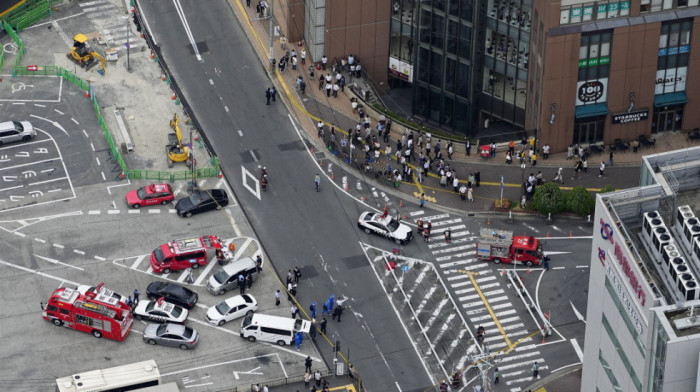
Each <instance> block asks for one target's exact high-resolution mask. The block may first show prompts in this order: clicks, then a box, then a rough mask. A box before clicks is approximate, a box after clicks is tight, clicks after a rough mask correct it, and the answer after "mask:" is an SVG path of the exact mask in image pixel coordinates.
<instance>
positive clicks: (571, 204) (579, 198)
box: [566, 186, 595, 216]
mask: <svg viewBox="0 0 700 392" xmlns="http://www.w3.org/2000/svg"><path fill="white" fill-rule="evenodd" d="M593 208H595V199H594V198H593V195H591V192H589V191H588V190H587V189H586V188H585V187H583V186H577V187H576V188H574V189H572V190H571V192H569V193H567V194H566V209H567V210H568V211H571V212H573V213H575V214H576V215H579V216H586V215H589V214H592V213H593Z"/></svg>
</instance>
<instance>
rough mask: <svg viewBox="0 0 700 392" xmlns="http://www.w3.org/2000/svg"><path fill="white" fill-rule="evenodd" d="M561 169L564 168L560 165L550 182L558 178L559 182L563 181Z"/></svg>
mask: <svg viewBox="0 0 700 392" xmlns="http://www.w3.org/2000/svg"><path fill="white" fill-rule="evenodd" d="M563 170H564V169H563V168H561V167H560V168H559V170H557V175H556V177H554V179H553V180H552V182H557V180H559V182H561V183H562V184H563V183H564V176H562V171H563Z"/></svg>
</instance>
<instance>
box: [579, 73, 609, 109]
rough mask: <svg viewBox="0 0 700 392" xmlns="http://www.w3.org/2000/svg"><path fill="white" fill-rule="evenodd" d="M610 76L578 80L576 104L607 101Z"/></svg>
mask: <svg viewBox="0 0 700 392" xmlns="http://www.w3.org/2000/svg"><path fill="white" fill-rule="evenodd" d="M607 87H608V78H604V79H598V80H589V81H583V82H578V84H577V85H576V106H580V105H585V104H589V103H603V102H605V101H607V91H605V90H606V89H607Z"/></svg>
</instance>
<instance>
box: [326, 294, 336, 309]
mask: <svg viewBox="0 0 700 392" xmlns="http://www.w3.org/2000/svg"><path fill="white" fill-rule="evenodd" d="M334 304H335V294H331V296H330V298H328V310H331V309H333V305H334Z"/></svg>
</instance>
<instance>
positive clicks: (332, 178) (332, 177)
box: [331, 170, 335, 180]
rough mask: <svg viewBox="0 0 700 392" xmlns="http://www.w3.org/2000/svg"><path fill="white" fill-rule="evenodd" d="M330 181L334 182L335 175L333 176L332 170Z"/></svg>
mask: <svg viewBox="0 0 700 392" xmlns="http://www.w3.org/2000/svg"><path fill="white" fill-rule="evenodd" d="M331 180H335V174H333V170H331Z"/></svg>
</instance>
